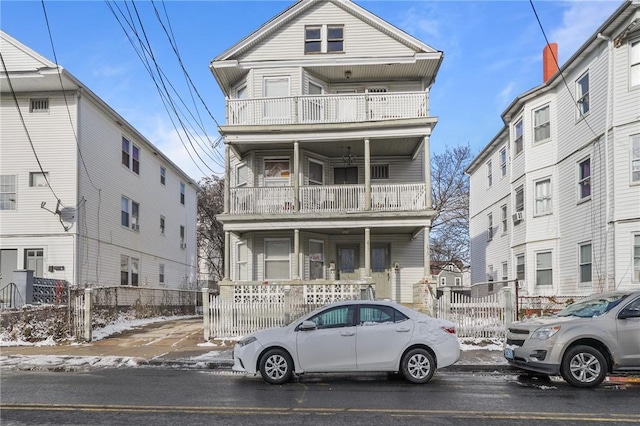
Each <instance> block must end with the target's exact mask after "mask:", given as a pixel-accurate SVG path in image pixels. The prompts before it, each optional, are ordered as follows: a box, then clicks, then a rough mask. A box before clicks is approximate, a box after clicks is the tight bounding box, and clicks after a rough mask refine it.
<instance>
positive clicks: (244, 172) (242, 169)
mask: <svg viewBox="0 0 640 426" xmlns="http://www.w3.org/2000/svg"><path fill="white" fill-rule="evenodd" d="M248 176H249V167H247V165H246V164H245V163H241V164H238V165H237V166H236V186H246V185H247V182H248Z"/></svg>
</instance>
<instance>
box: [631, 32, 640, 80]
mask: <svg viewBox="0 0 640 426" xmlns="http://www.w3.org/2000/svg"><path fill="white" fill-rule="evenodd" d="M629 65H630V67H631V69H630V70H629V83H630V86H631V87H638V86H640V39H636V40H633V41H631V42H630V43H629Z"/></svg>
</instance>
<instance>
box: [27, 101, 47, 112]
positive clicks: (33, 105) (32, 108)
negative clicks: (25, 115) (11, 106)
mask: <svg viewBox="0 0 640 426" xmlns="http://www.w3.org/2000/svg"><path fill="white" fill-rule="evenodd" d="M29 112H33V113H39V112H49V99H48V98H38V99H30V102H29Z"/></svg>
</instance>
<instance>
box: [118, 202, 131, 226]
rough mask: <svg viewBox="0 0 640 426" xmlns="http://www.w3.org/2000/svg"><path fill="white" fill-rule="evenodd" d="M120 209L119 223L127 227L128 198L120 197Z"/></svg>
mask: <svg viewBox="0 0 640 426" xmlns="http://www.w3.org/2000/svg"><path fill="white" fill-rule="evenodd" d="M121 206H122V211H121V213H120V225H122V226H126V227H127V228H128V227H129V199H128V198H127V197H122V199H121Z"/></svg>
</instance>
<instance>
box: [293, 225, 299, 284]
mask: <svg viewBox="0 0 640 426" xmlns="http://www.w3.org/2000/svg"><path fill="white" fill-rule="evenodd" d="M293 279H294V280H299V279H300V230H299V229H295V230H294V231H293Z"/></svg>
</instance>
